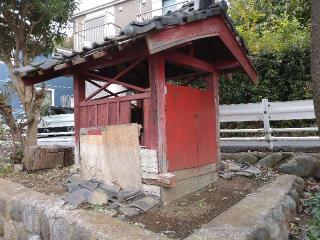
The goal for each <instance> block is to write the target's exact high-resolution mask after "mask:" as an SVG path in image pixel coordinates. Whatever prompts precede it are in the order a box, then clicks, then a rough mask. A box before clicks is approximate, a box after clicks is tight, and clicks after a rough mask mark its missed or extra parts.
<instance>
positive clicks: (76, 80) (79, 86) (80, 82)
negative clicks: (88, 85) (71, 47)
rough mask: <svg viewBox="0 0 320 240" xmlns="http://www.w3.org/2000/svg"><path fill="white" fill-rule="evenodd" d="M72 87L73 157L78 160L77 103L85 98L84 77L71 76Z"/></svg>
mask: <svg viewBox="0 0 320 240" xmlns="http://www.w3.org/2000/svg"><path fill="white" fill-rule="evenodd" d="M73 88H74V137H75V158H76V160H77V161H78V162H80V157H79V151H80V135H79V134H80V120H81V112H80V106H79V103H80V102H81V101H82V100H83V99H84V98H85V78H84V77H83V76H79V75H75V76H74V77H73Z"/></svg>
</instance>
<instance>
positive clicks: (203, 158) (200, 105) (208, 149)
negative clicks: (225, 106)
mask: <svg viewBox="0 0 320 240" xmlns="http://www.w3.org/2000/svg"><path fill="white" fill-rule="evenodd" d="M195 94H196V106H197V108H196V112H197V114H196V116H197V129H196V130H197V143H198V165H199V166H202V165H206V164H209V163H213V162H216V160H217V132H216V131H217V129H216V126H217V122H216V109H215V104H214V103H215V101H214V94H213V91H201V90H196V92H195Z"/></svg>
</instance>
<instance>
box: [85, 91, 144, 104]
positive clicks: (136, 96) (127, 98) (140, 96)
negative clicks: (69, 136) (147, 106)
mask: <svg viewBox="0 0 320 240" xmlns="http://www.w3.org/2000/svg"><path fill="white" fill-rule="evenodd" d="M146 98H150V93H148V92H146V93H139V94H133V95H129V96H123V97H117V98H104V99H96V100H91V101H88V102H83V101H82V102H81V103H80V106H81V107H84V106H92V105H95V104H104V103H114V102H118V101H120V102H122V101H133V100H139V99H146Z"/></svg>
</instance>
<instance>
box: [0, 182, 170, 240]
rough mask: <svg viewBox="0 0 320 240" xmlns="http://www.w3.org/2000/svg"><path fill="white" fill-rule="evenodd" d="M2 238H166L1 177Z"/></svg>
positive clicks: (0, 214)
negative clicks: (72, 207)
mask: <svg viewBox="0 0 320 240" xmlns="http://www.w3.org/2000/svg"><path fill="white" fill-rule="evenodd" d="M0 239H5V240H11V239H29V240H40V239H43V240H49V239H51V240H65V239H66V240H74V239H77V240H82V239H83V240H85V239H90V240H91V239H94V240H96V239H101V240H105V239H108V240H111V239H112V240H120V239H121V240H127V239H128V240H129V239H150V240H162V239H163V240H165V239H168V238H166V237H165V236H162V235H159V234H156V233H153V232H151V231H148V230H145V229H142V228H139V227H137V226H134V225H129V224H127V223H125V222H121V221H119V220H117V219H114V218H112V217H111V216H107V215H106V214H103V213H98V212H89V211H85V210H72V209H70V208H68V207H67V206H64V202H63V200H62V199H59V198H56V197H54V196H49V195H45V194H43V193H39V192H36V191H34V190H32V189H28V188H26V187H24V186H21V185H19V184H16V183H12V182H10V181H7V180H4V179H0Z"/></svg>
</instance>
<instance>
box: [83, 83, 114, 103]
mask: <svg viewBox="0 0 320 240" xmlns="http://www.w3.org/2000/svg"><path fill="white" fill-rule="evenodd" d="M87 82H89V83H91V84H92V85H94V86H96V87H98V88H99V89H98V90H96V91H99V90H100V88H102V87H103V86H106V87H105V88H102V90H101V91H105V92H107V93H109V94H110V95H111V96H115V97H116V96H117V95H116V94H114V93H113V92H111V91H110V90H108V89H107V87H109V86H110V85H111V83H106V84H104V85H103V86H101V85H99V84H97V83H95V82H94V81H92V80H87ZM96 91H95V92H96ZM101 91H99V92H101ZM95 92H93V93H92V94H90V95H89V96H88V97H87V98H86V99H85V100H84V101H85V102H86V101H88V100H90V99H91V98H93V97H94V96H96V95H97V94H98V93H97V94H96V93H95Z"/></svg>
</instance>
